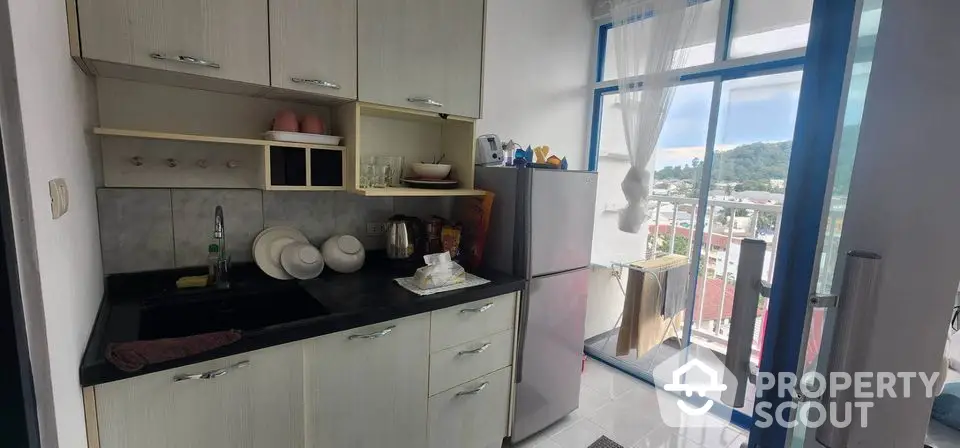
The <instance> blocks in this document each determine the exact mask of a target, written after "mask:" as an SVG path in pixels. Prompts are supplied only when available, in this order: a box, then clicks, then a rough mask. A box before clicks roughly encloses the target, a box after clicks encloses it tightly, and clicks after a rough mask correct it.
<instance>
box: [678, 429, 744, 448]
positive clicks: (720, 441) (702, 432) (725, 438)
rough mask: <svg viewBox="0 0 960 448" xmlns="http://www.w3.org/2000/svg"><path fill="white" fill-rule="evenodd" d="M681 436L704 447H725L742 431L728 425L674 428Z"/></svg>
mask: <svg viewBox="0 0 960 448" xmlns="http://www.w3.org/2000/svg"><path fill="white" fill-rule="evenodd" d="M676 431H677V433H678V434H680V435H681V436H682V437H683V438H685V439H689V440H692V441H694V442H697V443H699V444H700V445H702V446H703V447H704V448H727V447H728V446H730V444H731V443H733V441H734V440H736V438H737V437H739V436H740V435H742V433H741V432H740V431H739V430H737V429H733V428H730V427H721V428H715V427H711V428H704V427H699V428H680V429H677V430H676Z"/></svg>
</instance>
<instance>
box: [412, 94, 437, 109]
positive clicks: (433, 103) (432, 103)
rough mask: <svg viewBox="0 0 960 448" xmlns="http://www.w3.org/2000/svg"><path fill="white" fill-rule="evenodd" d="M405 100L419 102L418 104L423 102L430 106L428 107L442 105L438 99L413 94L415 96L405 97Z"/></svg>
mask: <svg viewBox="0 0 960 448" xmlns="http://www.w3.org/2000/svg"><path fill="white" fill-rule="evenodd" d="M407 101H409V102H411V103H420V104H423V105H425V106H430V107H443V103H441V102H439V101H434V100H433V99H432V98H424V97H417V96H415V97H411V98H407Z"/></svg>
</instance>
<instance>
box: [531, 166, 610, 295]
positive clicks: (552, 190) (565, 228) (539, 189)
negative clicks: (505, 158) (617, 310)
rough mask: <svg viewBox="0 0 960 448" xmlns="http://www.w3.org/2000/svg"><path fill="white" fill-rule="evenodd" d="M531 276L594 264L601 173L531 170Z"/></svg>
mask: <svg viewBox="0 0 960 448" xmlns="http://www.w3.org/2000/svg"><path fill="white" fill-rule="evenodd" d="M531 171H532V182H531V184H530V197H529V203H528V204H527V207H529V210H530V214H529V224H530V227H529V232H530V247H529V252H530V269H529V272H530V276H531V277H536V276H538V275H543V274H552V273H556V272H563V271H569V270H571V269H577V268H581V267H584V266H588V265H589V264H590V250H591V248H592V244H593V220H594V216H593V212H594V208H595V203H596V201H597V173H593V172H584V171H556V170H531Z"/></svg>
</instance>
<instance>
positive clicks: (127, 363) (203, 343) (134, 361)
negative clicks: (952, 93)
mask: <svg viewBox="0 0 960 448" xmlns="http://www.w3.org/2000/svg"><path fill="white" fill-rule="evenodd" d="M239 340H240V332H239V331H237V330H227V331H218V332H216V333H204V334H198V335H195V336H187V337H183V338H171V339H155V340H152V341H133V342H120V343H113V344H109V345H107V361H110V363H111V364H113V365H114V366H116V367H117V368H118V369H120V370H123V371H124V372H136V371H137V370H140V369H142V368H144V367H146V366H147V365H148V364H157V363H161V362H164V361H170V360H173V359H180V358H185V357H187V356H192V355H196V354H198V353H203V352H205V351H208V350H213V349H215V348H219V347H223V346H225V345H230V344H233V343H234V342H237V341H239Z"/></svg>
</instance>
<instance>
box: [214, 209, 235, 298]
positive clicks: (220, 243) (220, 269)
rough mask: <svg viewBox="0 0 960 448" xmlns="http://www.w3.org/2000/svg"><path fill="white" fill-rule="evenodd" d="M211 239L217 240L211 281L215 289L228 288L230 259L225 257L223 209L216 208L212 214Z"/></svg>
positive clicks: (225, 235)
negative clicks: (215, 259) (215, 286)
mask: <svg viewBox="0 0 960 448" xmlns="http://www.w3.org/2000/svg"><path fill="white" fill-rule="evenodd" d="M213 237H214V239H216V240H217V261H216V266H214V267H213V268H214V269H213V278H212V279H211V281H212V282H213V283H215V284H216V285H217V288H229V287H230V280H229V279H228V278H227V275H228V274H229V271H230V257H229V256H228V255H227V232H226V230H225V229H224V226H223V207H221V206H219V205H218V206H217V208H216V209H215V210H214V212H213Z"/></svg>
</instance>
